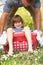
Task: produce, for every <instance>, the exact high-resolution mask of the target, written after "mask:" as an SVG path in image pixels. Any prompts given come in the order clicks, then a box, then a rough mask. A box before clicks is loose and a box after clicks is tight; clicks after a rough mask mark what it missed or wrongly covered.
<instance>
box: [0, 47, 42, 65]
mask: <svg viewBox="0 0 43 65" xmlns="http://www.w3.org/2000/svg"><path fill="white" fill-rule="evenodd" d="M0 65H43V47H41V48H39V49H38V50H35V51H34V52H33V54H29V53H28V52H16V53H14V55H13V56H8V55H7V54H5V53H3V52H2V51H0Z"/></svg>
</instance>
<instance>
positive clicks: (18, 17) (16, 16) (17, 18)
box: [12, 15, 24, 28]
mask: <svg viewBox="0 0 43 65" xmlns="http://www.w3.org/2000/svg"><path fill="white" fill-rule="evenodd" d="M17 22H21V23H22V24H23V26H22V27H21V28H23V27H24V22H23V19H22V17H21V16H20V15H14V17H13V18H12V27H13V28H15V27H14V23H17Z"/></svg>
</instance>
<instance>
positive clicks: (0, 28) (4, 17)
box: [0, 12, 8, 34]
mask: <svg viewBox="0 0 43 65" xmlns="http://www.w3.org/2000/svg"><path fill="white" fill-rule="evenodd" d="M7 16H8V13H7V12H3V13H2V16H1V18H0V34H1V33H2V31H3V28H4V24H5V22H6V20H7Z"/></svg>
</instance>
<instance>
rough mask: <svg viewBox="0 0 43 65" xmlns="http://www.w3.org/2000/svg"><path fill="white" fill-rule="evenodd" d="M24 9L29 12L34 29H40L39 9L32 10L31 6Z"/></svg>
mask: <svg viewBox="0 0 43 65" xmlns="http://www.w3.org/2000/svg"><path fill="white" fill-rule="evenodd" d="M26 9H27V10H28V11H29V12H30V14H31V15H32V17H33V21H34V28H35V29H37V30H40V29H41V12H40V8H33V7H31V6H29V7H26Z"/></svg>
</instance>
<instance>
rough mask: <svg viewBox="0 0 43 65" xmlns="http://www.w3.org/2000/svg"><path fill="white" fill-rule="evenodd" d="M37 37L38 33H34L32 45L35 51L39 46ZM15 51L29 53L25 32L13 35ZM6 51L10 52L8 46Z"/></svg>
mask: <svg viewBox="0 0 43 65" xmlns="http://www.w3.org/2000/svg"><path fill="white" fill-rule="evenodd" d="M36 36H37V34H36V33H33V32H32V33H31V38H32V45H33V49H34V50H36V49H37V48H38V46H39V44H38V41H37V39H36ZM13 49H14V51H27V50H28V42H27V39H26V37H25V33H24V32H20V33H13ZM4 50H5V52H8V50H9V45H8V44H7V45H4Z"/></svg>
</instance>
